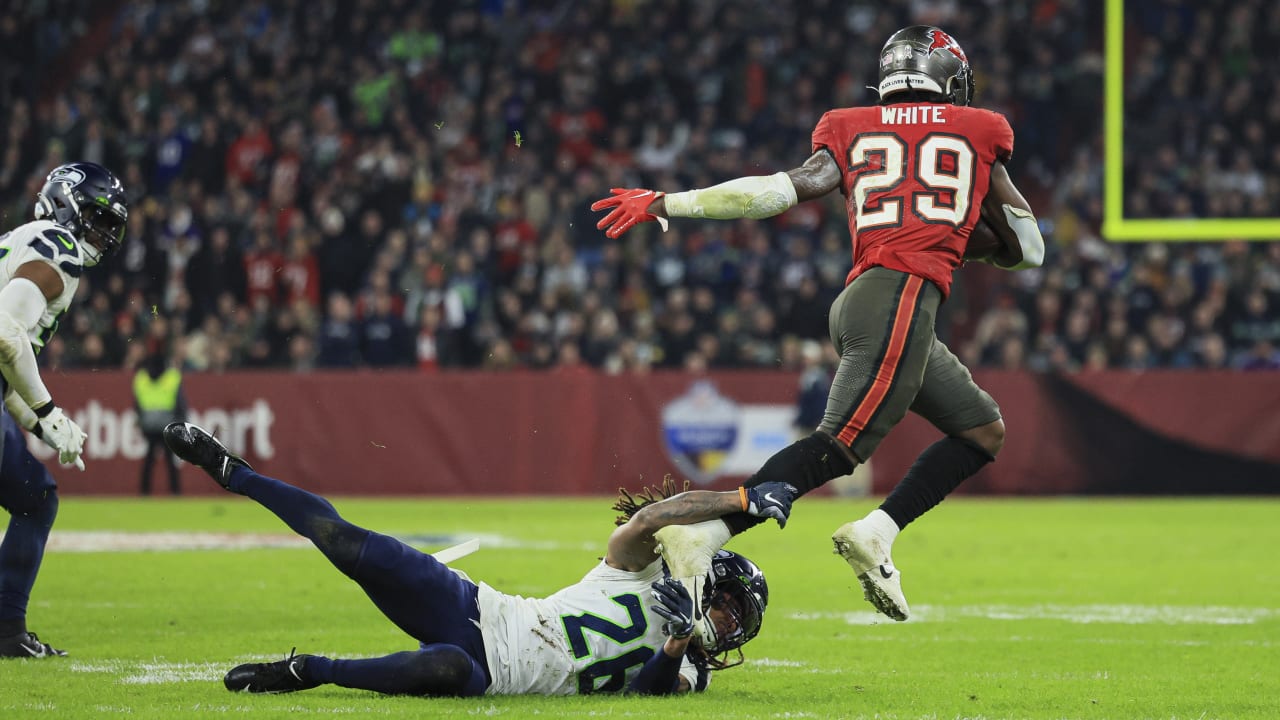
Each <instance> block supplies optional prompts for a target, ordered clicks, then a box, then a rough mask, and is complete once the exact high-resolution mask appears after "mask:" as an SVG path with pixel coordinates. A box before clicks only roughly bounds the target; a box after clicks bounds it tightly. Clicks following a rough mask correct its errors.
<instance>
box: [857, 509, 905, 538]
mask: <svg viewBox="0 0 1280 720" xmlns="http://www.w3.org/2000/svg"><path fill="white" fill-rule="evenodd" d="M863 520H864V521H865V522H866V523H867V524H869V525H871V529H872V530H874V531H875V533H876V534H877V535H879V536H880V537H881V538H883V539H884V540H885V541H887V542H888V543H889V544H890V545H892V544H893V541H894V540H896V539H897V537H898V532H899V530H898V523H896V522H894V521H893V518H891V517H889V513H887V512H885V511H883V510H881V509H880V508H876V509H875V510H872V511H871V512H870V513H868V514H867V517H866V518H864V519H863Z"/></svg>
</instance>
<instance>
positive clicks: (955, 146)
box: [591, 25, 1044, 620]
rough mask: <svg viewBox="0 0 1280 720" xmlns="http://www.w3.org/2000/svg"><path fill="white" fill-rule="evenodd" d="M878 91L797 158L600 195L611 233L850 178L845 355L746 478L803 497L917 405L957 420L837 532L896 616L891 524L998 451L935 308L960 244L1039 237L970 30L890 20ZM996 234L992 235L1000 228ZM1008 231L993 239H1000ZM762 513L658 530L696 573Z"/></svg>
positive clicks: (998, 435)
mask: <svg viewBox="0 0 1280 720" xmlns="http://www.w3.org/2000/svg"><path fill="white" fill-rule="evenodd" d="M878 89H879V92H880V104H879V105H876V106H872V107H857V108H844V109H836V110H831V111H829V112H827V113H826V114H825V115H823V116H822V119H821V120H819V121H818V125H817V127H816V128H815V129H814V131H813V154H812V155H811V156H810V157H809V159H808V160H806V161H805V163H804V164H803V165H802V166H800V167H798V168H796V169H794V170H790V171H788V172H780V173H777V174H775V175H770V176H768V177H743V178H738V179H736V180H730V181H728V182H725V183H722V184H720V185H716V186H714V187H711V188H706V189H703V190H692V191H689V192H681V193H675V194H670V195H664V193H661V192H655V191H652V190H645V189H620V188H619V189H615V190H613V196H612V197H609V198H605V199H603V200H600V201H598V202H596V203H595V204H593V205H592V206H591V207H592V209H593V210H610V212H609V214H608V215H606V216H605V217H604V218H603V219H602V220H601V221H600V223H599V225H598V227H600V228H601V229H605V228H607V231H606V234H607V235H608V236H609V237H615V238H616V237H618V236H619V235H621V234H622V233H624V232H626V231H627V230H628V229H629V228H631V227H633V226H634V225H636V224H637V223H642V222H649V221H658V222H659V223H660V224H661V225H663V227H664V229H665V227H666V222H667V220H666V218H669V217H695V218H712V219H732V218H766V217H771V216H774V215H777V214H779V213H781V212H783V211H785V210H787V209H788V208H790V207H792V206H794V205H795V204H796V203H798V202H802V201H805V200H811V199H813V198H818V197H822V196H823V195H826V194H827V193H829V192H831V191H832V190H836V189H839V190H840V192H841V193H842V194H843V195H844V196H845V205H846V209H847V211H848V214H849V233H850V236H851V238H852V240H853V269H852V271H851V272H850V273H849V276H848V280H847V282H846V287H845V289H844V291H843V292H842V293H841V294H840V296H839V297H838V298H837V299H836V301H835V302H834V303H833V304H832V306H831V314H830V330H831V340H832V342H833V343H834V344H835V347H836V349H837V350H838V351H839V352H840V356H841V357H840V366H839V369H838V370H837V372H836V377H835V380H834V382H833V383H832V387H831V392H830V395H829V397H828V401H827V410H826V415H825V417H824V419H823V421H822V424H821V425H820V426H819V428H818V430H817V431H816V432H814V433H813V434H812V435H810V436H809V437H806V438H803V439H801V440H799V441H797V442H796V443H794V444H792V445H791V446H789V447H787V448H784V449H783V450H781V451H780V452H778V453H777V454H776V455H774V456H773V457H772V458H770V459H769V460H768V461H766V462H765V464H764V466H763V467H761V468H760V470H759V472H757V473H756V474H755V476H754V477H752V478H751V479H750V480H749V481H748V482H747V483H745V487H747V488H751V487H754V486H756V485H759V484H761V483H770V482H780V481H785V482H790V483H792V484H794V485H795V486H796V487H797V488H799V491H800V493H801V494H804V493H806V492H809V491H811V490H813V489H815V488H817V487H820V486H821V485H823V484H824V483H826V482H827V481H829V480H831V479H833V478H836V477H840V476H842V475H846V474H848V473H849V472H850V471H851V470H852V469H853V467H854V466H855V465H856V464H857V463H860V462H864V461H866V460H867V459H868V458H870V457H871V454H872V453H873V452H874V451H875V449H876V446H877V445H879V444H880V441H881V439H882V438H884V436H885V434H886V433H887V432H888V431H889V430H890V429H891V428H892V427H893V426H894V425H896V424H897V423H898V422H899V421H900V420H901V419H902V418H903V416H904V415H905V414H906V412H907V411H908V410H913V411H915V412H916V413H918V414H920V415H921V416H923V417H925V418H926V419H928V420H929V421H930V422H932V423H933V424H934V425H935V426H937V427H938V429H940V430H942V432H943V433H945V434H946V437H944V438H943V439H942V440H939V441H938V442H937V443H935V444H934V445H932V446H931V447H929V448H928V449H927V450H925V451H924V453H922V454H921V455H920V457H919V459H917V460H916V462H915V464H914V465H913V466H912V467H911V469H910V470H909V471H908V472H907V474H906V477H905V478H903V480H902V481H901V482H900V483H898V485H897V487H895V488H894V490H893V492H892V493H890V495H889V496H888V497H887V498H886V499H885V501H884V503H883V504H882V505H881V506H880V507H879V509H877V510H875V511H873V512H872V513H871V514H869V515H868V516H867V517H865V518H863V519H861V520H859V521H857V522H853V523H849V524H847V525H845V526H843V527H841V528H840V529H838V530H837V531H836V532H835V534H834V535H833V537H832V539H833V540H834V541H835V546H836V550H837V552H839V553H840V554H841V555H843V556H844V558H845V559H846V560H847V561H848V563H849V564H850V565H851V566H852V567H853V570H854V572H855V573H857V575H858V578H859V581H860V583H861V584H862V588H863V592H864V594H865V596H866V598H867V599H868V600H869V601H870V602H871V603H872V604H873V605H875V607H876V608H877V609H878V610H880V611H881V612H883V613H885V614H886V615H888V616H890V617H892V618H893V619H895V620H905V619H907V616H908V614H909V612H910V611H909V609H908V606H907V601H906V598H905V597H904V596H903V593H902V587H901V582H900V573H899V571H898V570H897V569H896V568H895V567H894V565H893V561H892V560H891V559H890V549H891V547H892V545H893V542H894V539H895V538H896V537H897V535H898V531H899V530H901V529H902V528H903V527H905V526H906V525H907V524H908V523H910V522H911V521H913V520H915V519H916V518H918V517H920V516H921V515H922V514H924V513H925V512H927V511H928V510H929V509H930V508H932V507H934V506H935V505H937V504H938V503H939V502H941V501H942V499H943V498H944V497H946V496H947V494H948V493H950V492H951V491H952V490H954V489H955V488H956V487H957V486H958V485H959V484H960V483H961V482H963V481H964V480H965V478H968V477H969V476H971V475H973V474H974V473H975V472H977V471H978V470H979V469H981V468H982V467H983V466H984V465H986V464H987V463H989V462H991V461H992V460H994V459H995V456H996V454H997V453H999V452H1000V448H1001V446H1002V445H1003V444H1004V423H1003V421H1002V420H1001V417H1000V410H999V408H998V407H997V406H996V403H995V401H994V400H992V399H991V396H990V395H988V394H987V393H986V392H985V391H983V390H982V389H981V388H979V387H978V386H977V385H976V384H975V383H974V382H973V379H972V377H971V376H970V374H969V371H968V370H967V369H966V368H965V367H964V365H962V364H961V363H960V361H959V359H957V358H956V356H955V355H954V354H952V353H951V351H950V350H948V349H947V347H946V345H944V344H943V343H942V342H941V341H940V340H938V338H937V336H936V335H935V334H934V318H935V316H936V314H937V311H938V307H939V305H940V304H941V303H942V302H943V300H945V299H946V296H947V293H948V292H949V291H950V289H951V276H952V273H953V272H954V271H955V269H956V268H958V267H960V265H961V263H962V262H963V259H964V256H965V253H966V248H967V247H969V246H973V247H999V248H1001V250H1000V251H998V252H996V253H994V255H993V256H992V257H991V258H988V260H990V261H991V262H993V263H994V264H996V265H998V266H1000V267H1003V268H1006V269H1011V270H1016V269H1021V268H1027V267H1035V266H1038V265H1039V264H1040V263H1041V261H1042V260H1043V257H1044V240H1043V238H1042V237H1041V235H1040V231H1039V229H1038V228H1037V225H1036V220H1035V217H1034V216H1032V214H1031V208H1030V206H1029V205H1028V204H1027V201H1026V200H1025V199H1023V197H1022V194H1021V193H1019V192H1018V189H1017V188H1016V187H1014V185H1013V182H1012V181H1011V180H1010V179H1009V174H1008V172H1006V170H1005V163H1006V162H1008V160H1009V157H1010V155H1011V154H1012V153H1013V131H1012V129H1010V127H1009V123H1008V122H1007V121H1006V120H1005V119H1004V117H1003V116H1001V115H998V114H996V113H993V112H990V111H987V110H980V109H977V108H972V107H969V104H970V103H971V102H972V100H973V90H974V87H973V72H972V70H971V69H970V68H969V61H968V59H967V58H966V56H965V53H964V51H963V50H962V49H961V48H960V45H959V44H958V43H957V42H956V41H955V40H954V39H952V37H951V36H950V35H948V34H947V33H945V32H943V31H942V30H940V29H939V28H936V27H929V26H923V25H917V26H912V27H908V28H904V29H902V30H899V31H898V32H896V33H894V34H893V35H892V36H891V37H890V38H889V40H888V41H887V42H886V43H885V45H884V48H883V49H882V50H881V52H880V84H879V88H878ZM993 233H994V235H995V238H992V234H993ZM997 240H998V242H996V241H997ZM754 524H756V520H755V519H753V518H750V517H746V516H742V515H737V516H733V517H730V518H726V519H725V520H724V521H723V522H720V521H713V522H709V523H704V524H701V525H695V526H689V527H687V528H669V529H667V530H664V531H663V533H662V534H660V539H661V542H662V544H663V547H664V553H665V556H666V559H667V561H668V563H669V564H670V565H671V567H672V571H673V573H676V574H677V575H679V576H681V577H686V578H689V581H691V582H696V579H697V578H698V577H701V576H702V574H704V572H705V568H706V565H707V563H708V562H709V560H710V557H711V555H712V553H714V552H715V551H716V550H717V549H719V548H720V547H721V546H722V545H723V544H724V543H725V542H727V541H728V539H729V537H730V535H731V534H733V533H739V532H742V531H744V530H746V529H747V528H749V527H751V526H752V525H754Z"/></svg>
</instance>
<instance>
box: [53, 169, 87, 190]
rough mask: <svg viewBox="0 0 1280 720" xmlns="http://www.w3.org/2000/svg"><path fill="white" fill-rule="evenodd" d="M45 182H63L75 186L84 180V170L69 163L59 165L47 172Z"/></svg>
mask: <svg viewBox="0 0 1280 720" xmlns="http://www.w3.org/2000/svg"><path fill="white" fill-rule="evenodd" d="M45 182H64V183H70V185H71V187H75V186H77V185H79V184H80V183H82V182H84V172H83V171H81V170H80V169H79V168H74V167H71V166H70V165H60V166H58V167H56V168H54V169H53V172H51V173H49V177H48V178H46V180H45Z"/></svg>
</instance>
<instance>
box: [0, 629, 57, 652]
mask: <svg viewBox="0 0 1280 720" xmlns="http://www.w3.org/2000/svg"><path fill="white" fill-rule="evenodd" d="M66 654H67V652H66V651H65V650H56V649H54V648H53V647H52V646H51V645H49V644H48V643H42V642H40V638H38V637H36V634H35V633H33V632H20V633H18V634H17V635H13V636H10V637H7V638H0V658H47V657H63V656H65V655H66Z"/></svg>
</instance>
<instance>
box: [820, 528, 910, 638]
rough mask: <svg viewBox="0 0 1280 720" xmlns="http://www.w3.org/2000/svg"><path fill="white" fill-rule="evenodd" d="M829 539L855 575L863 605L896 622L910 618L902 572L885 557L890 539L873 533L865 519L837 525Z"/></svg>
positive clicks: (890, 542) (887, 553)
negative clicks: (856, 575)
mask: <svg viewBox="0 0 1280 720" xmlns="http://www.w3.org/2000/svg"><path fill="white" fill-rule="evenodd" d="M831 540H832V541H833V542H835V545H836V549H835V552H837V553H839V554H840V555H841V556H842V557H844V559H845V561H847V562H848V563H849V567H851V568H853V571H854V572H855V573H857V574H858V582H860V583H862V595H863V597H865V598H866V599H867V602H869V603H871V604H872V605H874V606H875V608H876V610H879V611H880V612H882V613H884V614H885V615H888V616H889V617H891V618H893V619H894V620H897V621H899V622H901V621H903V620H906V619H907V618H908V617H910V616H911V609H910V608H908V607H907V597H906V596H905V595H903V594H902V573H901V572H899V571H898V569H897V568H896V567H894V566H893V560H892V559H890V557H889V550H890V548H892V547H893V541H892V540H889V539H888V538H885V537H883V536H882V535H880V534H879V533H877V532H876V531H875V528H874V527H872V524H871V523H869V522H867V521H866V520H856V521H854V522H851V523H847V524H845V525H842V526H840V529H839V530H836V531H835V533H834V534H832V536H831Z"/></svg>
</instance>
